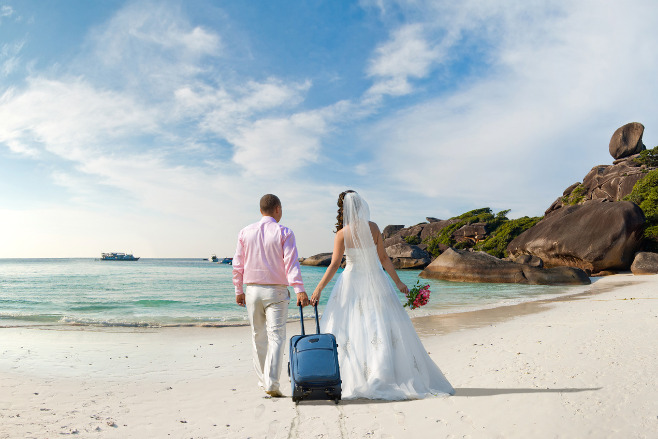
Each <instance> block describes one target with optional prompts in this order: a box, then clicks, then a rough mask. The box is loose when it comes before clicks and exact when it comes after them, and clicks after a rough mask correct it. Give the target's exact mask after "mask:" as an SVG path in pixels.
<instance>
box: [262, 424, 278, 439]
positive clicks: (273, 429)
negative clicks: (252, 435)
mask: <svg viewBox="0 0 658 439" xmlns="http://www.w3.org/2000/svg"><path fill="white" fill-rule="evenodd" d="M277 431H279V421H277V420H274V421H272V422H270V427H269V428H268V429H267V436H265V437H266V438H267V439H274V438H275V437H276V433H277Z"/></svg>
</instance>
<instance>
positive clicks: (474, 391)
mask: <svg viewBox="0 0 658 439" xmlns="http://www.w3.org/2000/svg"><path fill="white" fill-rule="evenodd" d="M601 389H602V387H591V388H584V389H537V388H535V389H483V388H477V387H473V388H469V387H463V388H461V389H455V395H454V396H494V395H512V394H514V393H578V392H593V391H595V390H601Z"/></svg>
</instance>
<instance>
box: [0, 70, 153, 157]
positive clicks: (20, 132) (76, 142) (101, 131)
mask: <svg viewBox="0 0 658 439" xmlns="http://www.w3.org/2000/svg"><path fill="white" fill-rule="evenodd" d="M0 120H2V121H3V123H2V125H0V142H4V143H7V144H8V145H9V146H10V147H12V145H14V146H13V147H12V149H13V150H14V151H15V152H20V149H21V148H22V149H24V150H25V151H34V149H35V148H40V147H42V148H43V149H44V150H46V151H48V152H50V153H53V154H56V155H58V156H60V157H63V158H65V159H68V160H77V161H80V160H84V158H85V157H89V156H92V155H94V154H96V153H98V152H99V151H102V150H104V149H106V148H112V149H113V150H117V149H119V150H120V149H121V146H122V145H121V143H120V142H119V143H118V144H117V140H119V139H122V138H123V139H125V138H127V137H131V136H135V135H138V134H140V133H148V132H150V131H153V130H154V129H155V114H154V112H153V110H151V109H147V108H143V107H141V106H140V105H139V104H138V103H137V102H135V101H134V100H133V99H131V98H130V97H128V96H125V95H121V94H118V93H115V92H112V91H102V90H97V89H95V88H94V87H93V86H91V85H90V84H88V83H86V82H85V81H84V80H83V79H81V78H71V79H68V80H51V79H45V78H31V79H29V80H28V85H27V88H26V89H25V90H22V91H19V90H16V89H10V90H8V91H6V92H5V93H4V94H3V95H2V97H0ZM19 145H22V146H19ZM29 154H31V155H34V154H33V153H32V152H29Z"/></svg>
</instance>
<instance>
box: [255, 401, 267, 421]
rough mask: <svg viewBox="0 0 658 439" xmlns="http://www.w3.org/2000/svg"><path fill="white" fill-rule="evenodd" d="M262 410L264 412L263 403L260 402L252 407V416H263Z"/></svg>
mask: <svg viewBox="0 0 658 439" xmlns="http://www.w3.org/2000/svg"><path fill="white" fill-rule="evenodd" d="M263 412H265V405H264V404H261V405H259V406H258V407H256V408H255V409H254V417H255V418H256V419H258V418H260V417H261V416H263Z"/></svg>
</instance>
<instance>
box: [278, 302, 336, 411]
mask: <svg viewBox="0 0 658 439" xmlns="http://www.w3.org/2000/svg"><path fill="white" fill-rule="evenodd" d="M314 308H315V328H316V334H313V335H306V334H305V332H304V315H303V312H302V307H301V306H300V307H299V317H300V320H301V323H302V335H294V336H292V337H291V338H290V361H289V362H288V375H289V376H290V384H291V386H292V400H293V402H294V403H295V404H298V403H299V401H301V400H302V399H309V400H310V399H333V400H334V402H335V403H336V404H338V401H340V384H341V380H340V369H339V367H338V345H337V344H336V337H334V335H333V334H320V322H319V320H318V307H317V305H316V306H315V307H314Z"/></svg>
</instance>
